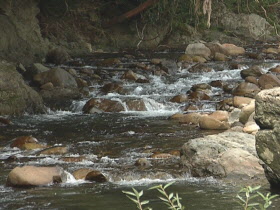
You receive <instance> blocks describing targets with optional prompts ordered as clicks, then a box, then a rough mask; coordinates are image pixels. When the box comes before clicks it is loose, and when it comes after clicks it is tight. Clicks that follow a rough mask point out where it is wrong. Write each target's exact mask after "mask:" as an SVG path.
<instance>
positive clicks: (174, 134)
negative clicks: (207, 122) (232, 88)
mask: <svg viewBox="0 0 280 210" xmlns="http://www.w3.org/2000/svg"><path fill="white" fill-rule="evenodd" d="M182 53H183V52H180V51H179V52H178V51H176V52H168V53H166V52H154V53H152V54H151V55H146V56H135V57H133V58H126V57H125V56H124V55H123V54H119V53H113V54H109V53H100V54H96V55H92V56H88V57H85V58H83V59H77V60H76V61H77V62H81V63H82V65H75V62H73V63H72V64H69V65H71V66H69V65H64V66H62V67H63V68H65V69H67V68H74V69H75V70H76V71H77V72H79V71H81V70H82V69H90V70H92V71H101V72H102V71H104V72H105V73H108V72H109V74H110V78H107V81H106V80H105V81H104V83H106V82H108V81H114V82H120V83H122V86H123V88H124V89H125V91H126V92H125V94H119V93H107V94H104V93H101V92H100V89H101V87H102V86H103V85H104V83H103V82H95V81H92V82H91V85H90V93H89V95H88V96H87V97H86V98H82V99H79V100H74V101H72V102H71V104H70V105H69V106H68V107H64V108H62V109H60V110H54V109H49V110H48V113H46V114H41V115H28V114H25V115H24V116H21V117H11V118H10V119H11V121H12V122H13V125H12V126H7V127H4V126H3V127H0V147H1V150H0V167H1V170H0V209H77V208H79V209H106V210H107V209H108V210H109V209H112V210H113V209H114V210H118V209H119V210H126V209H127V210H128V209H136V208H135V207H134V204H133V203H132V202H131V201H130V200H129V199H127V198H126V196H125V195H124V194H123V193H122V190H126V191H130V190H131V188H132V187H134V188H136V189H137V190H144V196H143V199H145V200H146V199H148V200H150V201H151V203H150V206H151V207H153V209H165V207H164V206H163V204H162V203H161V202H160V201H159V200H158V199H157V195H158V193H156V192H155V191H151V190H148V188H149V187H151V186H154V185H156V184H159V183H160V184H162V183H163V184H165V183H169V182H172V181H175V183H174V184H173V185H172V186H171V187H169V188H168V191H169V192H178V193H179V195H180V197H182V204H183V205H185V206H186V209H201V210H204V209H205V210H209V209H213V210H222V209H241V208H240V206H239V204H238V203H237V202H236V198H235V197H236V194H237V192H238V191H239V190H240V186H236V185H234V183H228V184H227V183H223V182H222V181H220V180H216V179H214V178H211V177H209V178H194V177H191V176H190V175H189V174H188V173H187V172H186V171H185V170H184V168H182V167H181V165H180V157H178V156H173V157H172V158H168V159H154V158H151V155H152V154H154V153H155V152H160V153H170V152H172V151H178V150H180V148H181V146H182V145H183V144H184V143H185V142H187V141H188V140H190V139H193V138H197V137H201V136H203V135H209V134H215V133H218V131H205V130H200V129H199V128H197V127H194V126H190V125H184V124H179V123H178V122H176V121H172V120H170V119H169V117H170V116H171V115H172V114H175V113H177V112H183V110H184V106H185V105H189V104H188V103H186V104H184V103H183V104H182V103H172V102H170V99H171V98H172V97H173V96H175V95H178V94H182V93H186V92H187V91H189V90H190V89H191V87H192V86H193V85H195V84H200V83H210V82H211V81H216V80H222V81H223V82H227V83H229V84H235V83H237V82H239V81H241V77H240V70H242V69H244V68H247V67H248V66H251V65H252V62H254V64H259V65H261V66H262V68H263V70H264V71H267V70H268V69H269V68H271V67H274V66H277V65H279V64H280V61H272V60H265V61H256V60H253V61H252V60H250V59H248V58H246V59H244V58H239V60H238V62H239V64H241V66H242V67H241V68H239V69H232V68H231V69H230V68H229V66H230V62H226V63H224V62H210V63H209V64H208V66H210V67H211V68H212V70H211V71H210V72H204V73H190V71H189V68H191V67H192V66H189V67H187V68H184V67H178V68H177V69H173V73H171V74H169V75H165V76H157V75H153V74H150V73H149V72H147V71H145V70H141V69H139V68H134V69H133V70H134V71H135V72H137V73H139V74H142V75H145V77H146V78H147V79H148V80H149V83H135V82H131V81H126V80H123V79H121V76H122V75H123V73H124V72H126V71H128V70H129V69H130V66H131V64H133V63H142V64H146V65H149V62H150V60H151V58H161V59H163V58H168V59H174V58H178V55H181V54H182ZM111 57H116V58H119V59H120V60H121V64H119V66H118V67H117V68H113V67H106V68H103V69H100V68H101V67H98V65H97V64H96V63H97V62H98V61H100V60H103V59H104V58H111ZM77 62H76V63H77ZM209 95H210V96H211V99H210V100H205V101H198V102H195V103H194V104H195V105H197V106H198V107H199V111H203V112H209V111H214V110H216V105H217V103H218V102H219V101H220V100H222V99H224V98H228V97H230V96H231V95H229V94H224V93H223V92H222V90H221V89H220V88H214V87H212V88H211V91H210V92H209ZM91 97H96V98H106V99H112V100H116V101H119V102H121V103H122V104H123V106H124V107H125V111H122V112H119V113H94V114H84V113H83V112H82V108H83V106H84V105H85V103H86V102H87V101H88V100H89V99H90V98H91ZM127 99H139V100H142V101H143V102H144V104H145V109H146V110H145V111H133V110H129V108H128V107H127V106H126V100H127ZM28 135H32V136H33V137H35V138H37V139H38V140H39V142H40V143H43V144H47V145H57V146H58V145H63V146H67V147H68V149H69V153H67V155H66V156H63V157H83V158H82V159H81V160H80V161H77V162H68V161H65V159H63V158H62V157H61V155H52V156H44V155H40V156H38V155H37V154H36V152H38V151H37V150H35V151H33V150H32V151H22V150H19V149H16V148H10V147H9V145H10V144H11V142H12V139H14V138H16V137H18V136H28ZM10 156H15V157H17V161H7V160H6V159H7V158H8V157H10ZM139 158H147V159H148V160H149V161H150V162H151V166H150V167H147V168H144V169H143V168H141V167H137V166H135V162H136V161H137V160H138V159H139ZM22 165H35V166H55V165H59V166H61V167H62V168H63V169H65V170H66V171H68V172H69V173H71V172H73V171H75V170H76V169H79V168H93V169H96V170H99V171H101V172H102V173H103V174H104V175H105V176H106V177H107V179H108V182H106V183H90V182H87V181H80V180H75V179H74V178H73V177H72V176H69V177H68V179H67V181H66V182H65V183H61V184H54V185H50V186H41V187H36V188H11V187H6V186H5V182H6V178H7V175H8V173H9V172H10V171H11V170H12V169H13V168H15V167H16V166H22ZM262 190H263V192H264V193H267V192H269V186H268V185H266V186H264V187H263V189H262ZM277 206H278V208H277ZM279 206H280V201H279V199H276V200H275V202H274V203H273V209H279Z"/></svg>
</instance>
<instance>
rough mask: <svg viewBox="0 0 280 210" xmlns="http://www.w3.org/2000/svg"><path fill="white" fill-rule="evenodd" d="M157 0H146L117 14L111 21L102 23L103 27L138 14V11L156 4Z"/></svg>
mask: <svg viewBox="0 0 280 210" xmlns="http://www.w3.org/2000/svg"><path fill="white" fill-rule="evenodd" d="M158 1H159V0H147V1H145V2H144V3H142V4H140V5H139V6H138V7H136V8H134V9H132V10H130V11H128V12H126V13H124V14H122V15H120V16H118V17H115V18H113V19H112V20H111V21H109V22H107V23H105V24H104V26H105V27H110V26H112V25H115V24H117V23H121V22H123V21H124V20H126V19H129V18H131V17H133V16H136V15H138V14H139V13H140V12H142V11H144V10H146V9H147V8H149V7H151V6H152V5H154V4H156V3H157V2H158Z"/></svg>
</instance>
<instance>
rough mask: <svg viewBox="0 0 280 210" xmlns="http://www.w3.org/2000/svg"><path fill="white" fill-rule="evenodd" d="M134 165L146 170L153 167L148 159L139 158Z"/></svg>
mask: <svg viewBox="0 0 280 210" xmlns="http://www.w3.org/2000/svg"><path fill="white" fill-rule="evenodd" d="M134 165H135V166H140V167H144V168H146V167H150V166H151V162H150V161H149V160H148V159H147V158H139V159H138V160H136V162H135V164H134Z"/></svg>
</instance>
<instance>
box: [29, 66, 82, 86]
mask: <svg viewBox="0 0 280 210" xmlns="http://www.w3.org/2000/svg"><path fill="white" fill-rule="evenodd" d="M33 80H34V81H35V82H37V83H39V84H40V85H44V84H46V83H48V82H51V83H52V84H53V86H54V87H62V88H70V89H73V88H77V87H78V85H77V82H76V80H75V78H74V77H73V76H72V75H71V74H70V73H68V72H67V71H65V70H64V69H62V68H53V69H51V70H49V71H45V72H42V73H39V74H36V75H35V76H34V77H33Z"/></svg>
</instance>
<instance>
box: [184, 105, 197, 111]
mask: <svg viewBox="0 0 280 210" xmlns="http://www.w3.org/2000/svg"><path fill="white" fill-rule="evenodd" d="M197 110H199V107H198V106H196V105H192V104H190V105H188V106H186V107H185V108H184V111H197Z"/></svg>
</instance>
